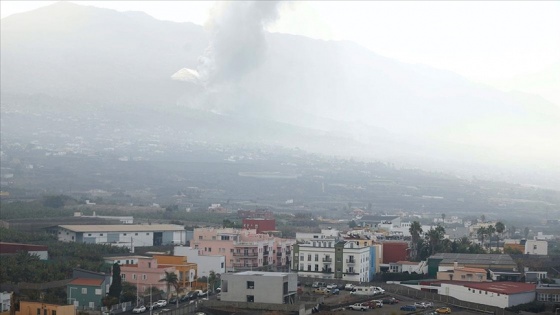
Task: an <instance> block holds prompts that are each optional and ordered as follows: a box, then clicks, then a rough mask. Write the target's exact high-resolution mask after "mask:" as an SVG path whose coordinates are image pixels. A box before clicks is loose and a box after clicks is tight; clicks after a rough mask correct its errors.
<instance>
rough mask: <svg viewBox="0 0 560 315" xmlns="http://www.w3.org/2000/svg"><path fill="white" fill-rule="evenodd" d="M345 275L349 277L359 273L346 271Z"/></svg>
mask: <svg viewBox="0 0 560 315" xmlns="http://www.w3.org/2000/svg"><path fill="white" fill-rule="evenodd" d="M345 274H347V275H357V274H358V273H357V272H356V270H346V272H345Z"/></svg>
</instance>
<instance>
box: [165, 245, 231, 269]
mask: <svg viewBox="0 0 560 315" xmlns="http://www.w3.org/2000/svg"><path fill="white" fill-rule="evenodd" d="M173 255H174V256H187V262H190V263H195V264H196V265H197V268H198V275H199V276H205V275H208V274H209V272H210V271H214V272H215V273H217V274H224V273H225V272H226V268H228V266H226V257H225V256H223V255H211V256H202V255H199V254H198V249H194V248H192V247H187V246H175V247H174V248H173Z"/></svg>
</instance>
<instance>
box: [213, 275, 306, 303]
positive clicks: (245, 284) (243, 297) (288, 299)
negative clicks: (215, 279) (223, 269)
mask: <svg viewBox="0 0 560 315" xmlns="http://www.w3.org/2000/svg"><path fill="white" fill-rule="evenodd" d="M297 278H298V276H297V274H295V273H285V272H261V271H244V272H238V273H226V274H223V275H222V277H221V288H222V291H221V300H222V301H224V302H249V303H273V304H293V303H294V302H295V297H296V292H297Z"/></svg>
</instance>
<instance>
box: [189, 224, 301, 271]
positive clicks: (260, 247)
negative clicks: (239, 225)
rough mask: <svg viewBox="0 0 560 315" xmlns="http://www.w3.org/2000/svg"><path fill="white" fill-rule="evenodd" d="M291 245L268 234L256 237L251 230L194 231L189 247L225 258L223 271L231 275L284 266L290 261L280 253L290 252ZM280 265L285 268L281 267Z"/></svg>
mask: <svg viewBox="0 0 560 315" xmlns="http://www.w3.org/2000/svg"><path fill="white" fill-rule="evenodd" d="M294 242H295V241H294V240H289V239H281V238H278V237H274V236H272V235H268V234H258V233H257V231H256V230H254V229H252V230H239V229H233V228H197V229H194V238H193V240H192V241H191V246H192V247H193V248H195V249H197V250H198V252H199V255H205V256H206V255H223V256H225V257H226V272H230V271H236V270H237V271H240V270H251V269H254V268H263V267H266V268H280V269H282V268H284V267H287V266H288V264H289V262H290V259H288V258H286V255H285V254H282V253H285V252H289V251H290V248H291V244H293V243H294ZM279 247H280V250H281V252H280V254H281V255H280V264H279V261H278V250H279ZM282 258H284V259H282ZM282 262H285V264H286V265H281V263H282ZM268 266H269V267H268Z"/></svg>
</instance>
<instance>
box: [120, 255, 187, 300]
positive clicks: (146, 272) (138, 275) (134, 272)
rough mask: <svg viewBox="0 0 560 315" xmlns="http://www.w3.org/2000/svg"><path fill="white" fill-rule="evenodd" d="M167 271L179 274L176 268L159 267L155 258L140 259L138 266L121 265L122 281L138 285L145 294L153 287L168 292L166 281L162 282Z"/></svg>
mask: <svg viewBox="0 0 560 315" xmlns="http://www.w3.org/2000/svg"><path fill="white" fill-rule="evenodd" d="M166 271H167V272H174V273H177V271H176V270H175V267H164V266H159V265H158V262H157V260H156V259H155V258H148V257H146V258H138V260H137V263H136V264H123V265H121V278H122V281H126V282H129V283H131V284H134V285H136V286H137V287H138V290H139V291H140V292H144V291H145V290H147V289H148V288H149V287H151V286H153V287H157V288H158V289H160V290H163V291H164V292H166V291H167V285H166V283H165V281H162V282H160V280H161V279H164V278H165V272H166ZM177 277H179V274H177Z"/></svg>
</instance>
